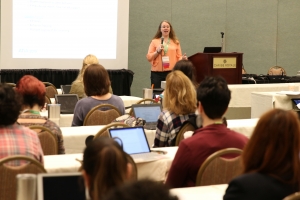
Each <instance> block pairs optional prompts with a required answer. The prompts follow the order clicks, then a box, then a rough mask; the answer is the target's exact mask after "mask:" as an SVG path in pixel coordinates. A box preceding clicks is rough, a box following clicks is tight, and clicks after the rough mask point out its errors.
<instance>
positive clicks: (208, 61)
mask: <svg viewBox="0 0 300 200" xmlns="http://www.w3.org/2000/svg"><path fill="white" fill-rule="evenodd" d="M188 59H189V60H190V61H191V62H192V63H193V64H194V66H195V68H196V80H197V82H198V83H200V82H201V81H202V80H203V79H204V77H205V76H217V75H219V76H222V77H223V78H224V79H225V80H226V81H227V83H228V84H241V83H242V65H243V53H196V54H194V55H192V56H190V57H189V58H188Z"/></svg>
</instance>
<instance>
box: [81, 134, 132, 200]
mask: <svg viewBox="0 0 300 200" xmlns="http://www.w3.org/2000/svg"><path fill="white" fill-rule="evenodd" d="M82 167H83V168H82V174H83V178H84V181H85V186H86V188H87V189H88V191H89V195H90V197H91V199H92V200H98V199H102V197H103V196H104V195H106V194H107V193H108V192H109V191H110V190H111V189H113V188H114V187H117V186H120V185H122V184H124V183H125V182H126V181H129V180H130V179H131V173H132V167H133V166H132V165H131V164H130V163H129V162H128V161H127V157H126V153H125V152H124V151H123V149H122V147H121V145H119V143H118V142H116V141H115V140H114V139H112V138H108V137H99V138H97V139H95V140H93V141H92V142H91V143H89V144H88V146H87V147H86V148H85V150H84V154H83V165H82Z"/></svg>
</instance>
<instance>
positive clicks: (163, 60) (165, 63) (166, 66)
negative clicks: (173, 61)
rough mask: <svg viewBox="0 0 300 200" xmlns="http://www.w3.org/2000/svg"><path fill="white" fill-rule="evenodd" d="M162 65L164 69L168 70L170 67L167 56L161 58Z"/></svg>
mask: <svg viewBox="0 0 300 200" xmlns="http://www.w3.org/2000/svg"><path fill="white" fill-rule="evenodd" d="M162 64H163V68H164V69H168V68H169V66H170V59H169V56H163V57H162Z"/></svg>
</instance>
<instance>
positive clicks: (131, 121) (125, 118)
mask: <svg viewBox="0 0 300 200" xmlns="http://www.w3.org/2000/svg"><path fill="white" fill-rule="evenodd" d="M113 122H120V123H124V124H127V125H128V126H130V127H134V126H144V125H145V123H146V121H145V120H144V119H142V118H140V117H138V118H135V117H133V116H131V115H129V114H125V115H122V116H120V117H118V118H116V119H115V120H114V121H113Z"/></svg>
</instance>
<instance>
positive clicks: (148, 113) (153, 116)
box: [132, 104, 161, 123]
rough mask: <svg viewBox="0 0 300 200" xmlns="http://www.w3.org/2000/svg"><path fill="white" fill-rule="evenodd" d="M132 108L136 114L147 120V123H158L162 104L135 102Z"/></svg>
mask: <svg viewBox="0 0 300 200" xmlns="http://www.w3.org/2000/svg"><path fill="white" fill-rule="evenodd" d="M132 109H133V113H134V116H135V117H140V118H142V119H144V120H146V123H151V122H155V123H156V122H157V119H158V116H159V114H160V113H161V105H160V104H133V105H132Z"/></svg>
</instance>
